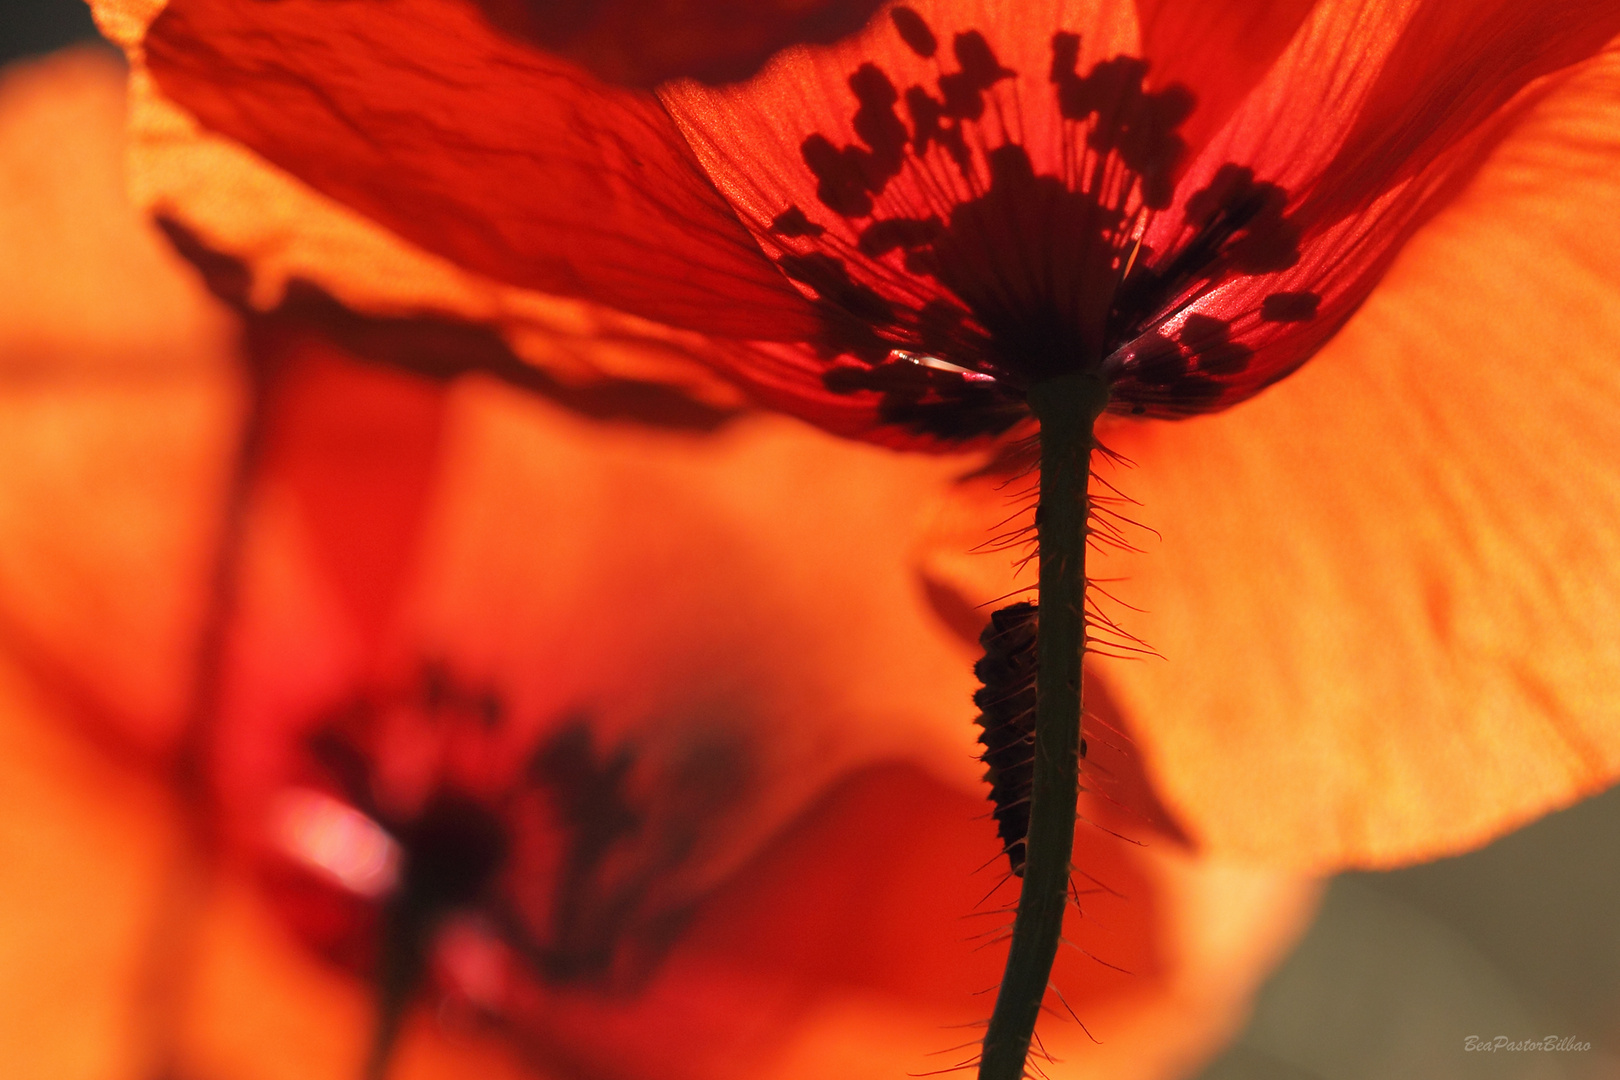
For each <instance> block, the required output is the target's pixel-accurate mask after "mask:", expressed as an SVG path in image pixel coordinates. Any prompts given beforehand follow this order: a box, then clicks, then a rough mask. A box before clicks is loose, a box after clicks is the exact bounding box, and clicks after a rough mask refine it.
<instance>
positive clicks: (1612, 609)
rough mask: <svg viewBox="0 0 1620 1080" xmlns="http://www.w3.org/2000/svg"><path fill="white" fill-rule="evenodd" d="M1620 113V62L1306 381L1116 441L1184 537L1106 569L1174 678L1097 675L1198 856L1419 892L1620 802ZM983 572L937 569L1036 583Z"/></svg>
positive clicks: (1135, 476)
mask: <svg viewBox="0 0 1620 1080" xmlns="http://www.w3.org/2000/svg"><path fill="white" fill-rule="evenodd" d="M1617 103H1620V58H1617V56H1616V54H1615V53H1614V52H1613V51H1610V52H1608V53H1605V54H1604V55H1603V56H1602V57H1600V58H1598V59H1597V60H1594V61H1592V62H1590V63H1588V64H1587V65H1585V66H1584V67H1583V68H1582V69H1581V70H1580V71H1579V72H1578V73H1576V74H1575V75H1574V76H1573V77H1572V78H1571V79H1570V80H1569V82H1568V83H1567V84H1565V85H1564V86H1562V87H1560V88H1559V89H1558V90H1557V91H1556V92H1555V93H1552V94H1550V95H1549V96H1547V97H1546V98H1545V99H1544V100H1543V101H1541V102H1540V103H1539V104H1538V105H1536V106H1535V108H1534V109H1533V110H1532V111H1530V112H1529V113H1528V115H1527V117H1526V119H1525V120H1524V122H1523V123H1522V125H1521V126H1520V127H1519V128H1518V129H1517V130H1516V131H1515V132H1514V133H1513V134H1512V135H1511V136H1510V137H1508V138H1507V139H1506V140H1505V141H1504V142H1503V143H1502V144H1501V145H1500V146H1498V147H1497V149H1496V150H1495V152H1494V153H1493V155H1492V156H1491V158H1490V160H1489V161H1488V163H1487V164H1486V166H1485V167H1484V169H1483V170H1482V171H1481V172H1480V174H1479V175H1478V177H1477V178H1476V179H1475V180H1474V182H1473V183H1472V184H1471V185H1470V186H1469V187H1468V188H1467V189H1466V190H1465V191H1464V192H1463V193H1462V195H1461V196H1459V197H1458V199H1457V200H1456V201H1455V203H1453V204H1452V206H1451V207H1450V208H1449V209H1448V210H1447V211H1446V212H1445V213H1444V214H1442V215H1441V216H1440V217H1438V218H1437V219H1435V220H1434V221H1433V222H1432V223H1431V224H1430V225H1429V226H1428V227H1427V228H1426V229H1425V230H1424V231H1423V232H1422V233H1420V234H1419V235H1418V236H1417V238H1416V239H1415V240H1414V241H1413V242H1412V244H1411V246H1410V247H1409V248H1408V249H1407V251H1406V252H1405V253H1404V254H1403V255H1402V257H1401V259H1400V260H1399V261H1398V262H1397V263H1396V265H1395V267H1394V269H1393V270H1392V271H1391V273H1390V275H1389V277H1388V278H1387V279H1386V281H1385V283H1384V285H1383V286H1382V287H1381V288H1380V290H1379V292H1378V293H1377V294H1375V295H1374V297H1373V298H1372V300H1371V301H1369V303H1368V304H1367V306H1366V307H1365V308H1364V309H1363V311H1362V312H1361V313H1360V314H1359V315H1358V316H1357V317H1356V319H1355V320H1353V321H1352V322H1351V324H1350V325H1349V326H1348V327H1347V328H1346V329H1345V331H1344V332H1343V334H1342V335H1341V337H1340V338H1339V339H1337V340H1336V341H1335V342H1334V343H1333V344H1332V345H1331V346H1330V347H1329V348H1328V349H1327V350H1325V351H1324V352H1323V354H1322V355H1321V356H1320V357H1319V358H1318V359H1317V360H1315V361H1313V362H1312V363H1311V365H1309V366H1308V367H1306V368H1305V369H1304V370H1302V371H1301V372H1300V373H1298V374H1297V375H1296V376H1294V377H1292V378H1290V379H1289V380H1287V381H1286V382H1283V383H1280V384H1278V385H1277V386H1276V387H1274V388H1272V389H1271V390H1269V391H1267V392H1266V393H1265V394H1263V395H1262V396H1260V397H1259V398H1258V399H1256V400H1255V401H1254V402H1252V403H1250V404H1246V405H1244V406H1243V407H1242V408H1240V409H1236V410H1233V411H1232V412H1230V413H1228V414H1223V415H1221V416H1219V417H1212V418H1205V419H1198V420H1189V421H1187V422H1185V423H1181V424H1165V425H1147V424H1127V423H1117V424H1114V425H1112V426H1109V427H1107V428H1106V429H1105V430H1104V431H1103V432H1102V438H1103V441H1104V442H1105V443H1106V444H1107V445H1108V446H1109V447H1111V448H1112V449H1114V450H1116V451H1119V452H1121V453H1123V454H1124V455H1125V456H1127V457H1128V458H1130V459H1131V460H1132V461H1133V462H1134V463H1135V467H1130V468H1119V469H1105V470H1104V476H1105V478H1106V479H1107V480H1108V481H1109V482H1110V483H1112V484H1113V485H1115V486H1116V487H1118V488H1119V489H1120V490H1121V491H1123V492H1124V493H1125V494H1127V495H1129V496H1131V497H1133V498H1135V499H1137V500H1139V501H1140V502H1141V503H1142V505H1141V506H1140V507H1124V508H1122V509H1123V510H1124V511H1125V512H1126V513H1127V516H1129V517H1131V518H1134V519H1135V520H1137V521H1140V522H1142V523H1143V524H1144V525H1146V526H1148V527H1150V528H1151V529H1152V530H1154V531H1155V532H1156V533H1157V534H1158V535H1157V536H1155V535H1153V534H1151V533H1146V532H1140V531H1137V532H1131V531H1130V530H1127V532H1128V535H1131V536H1132V538H1133V539H1134V540H1135V541H1136V542H1137V543H1139V544H1140V545H1141V546H1142V547H1144V548H1145V549H1146V553H1145V554H1143V555H1132V554H1121V553H1117V552H1104V553H1103V554H1102V555H1101V556H1100V557H1099V559H1098V560H1097V561H1096V563H1095V565H1094V567H1093V568H1092V569H1093V573H1094V575H1095V576H1096V577H1097V578H1099V579H1104V581H1105V584H1104V587H1105V588H1107V589H1108V591H1109V592H1110V593H1112V594H1113V595H1115V596H1117V597H1118V598H1119V599H1120V600H1121V601H1122V602H1123V603H1125V604H1129V605H1134V606H1135V607H1138V608H1141V609H1142V610H1141V611H1134V610H1129V609H1126V608H1110V609H1109V610H1110V611H1111V612H1112V614H1114V616H1115V618H1116V619H1117V620H1118V621H1119V622H1120V623H1121V624H1122V625H1123V626H1124V627H1125V628H1126V629H1127V630H1128V631H1130V632H1131V633H1134V634H1137V635H1140V636H1141V637H1142V638H1144V639H1145V640H1146V642H1147V644H1148V645H1149V646H1151V647H1152V648H1154V649H1156V650H1158V651H1159V652H1160V653H1162V654H1163V655H1164V657H1165V658H1166V659H1165V660H1160V659H1151V658H1150V659H1144V660H1136V661H1129V662H1119V661H1104V662H1101V663H1099V664H1098V665H1097V666H1098V671H1099V672H1100V673H1101V675H1102V677H1103V678H1104V679H1105V680H1106V681H1107V683H1108V685H1109V686H1110V688H1111V689H1112V691H1113V695H1114V697H1115V699H1116V700H1117V701H1118V702H1119V704H1120V705H1121V707H1122V708H1123V710H1124V711H1125V712H1126V714H1127V715H1128V716H1129V717H1130V719H1131V720H1132V722H1133V724H1134V725H1135V727H1136V728H1137V730H1138V735H1139V739H1140V741H1141V743H1142V746H1143V749H1144V752H1145V754H1146V757H1147V763H1148V767H1149V768H1148V771H1149V775H1150V776H1152V777H1153V779H1154V780H1155V782H1156V784H1157V785H1158V787H1159V790H1160V791H1161V793H1162V794H1163V795H1164V796H1165V799H1166V802H1167V804H1168V805H1169V807H1170V809H1171V811H1172V812H1173V813H1175V814H1176V815H1177V818H1178V820H1179V821H1180V822H1181V823H1182V824H1183V826H1184V827H1185V828H1186V830H1187V832H1188V833H1189V835H1190V836H1191V837H1192V838H1193V839H1194V841H1195V842H1199V843H1203V844H1207V845H1209V846H1211V847H1213V848H1215V849H1216V850H1221V851H1230V852H1237V853H1241V854H1243V855H1244V856H1245V857H1250V858H1263V859H1267V860H1278V861H1287V862H1293V863H1296V864H1305V865H1313V866H1326V865H1332V864H1361V865H1389V864H1393V863H1398V862H1404V861H1411V860H1416V859H1424V858H1431V857H1434V856H1436V855H1440V854H1444V853H1448V852H1453V851H1458V850H1462V849H1464V848H1467V847H1470V846H1474V845H1477V844H1479V843H1481V842H1483V841H1484V840H1486V839H1488V838H1490V837H1491V836H1493V835H1496V834H1497V833H1500V832H1502V831H1505V830H1507V829H1510V828H1512V827H1514V826H1516V825H1518V824H1520V823H1522V822H1524V821H1526V820H1529V819H1530V818H1533V817H1535V816H1537V815H1539V814H1542V813H1545V812H1546V811H1548V810H1550V809H1553V808H1555V807H1559V806H1562V805H1565V804H1567V803H1569V802H1570V801H1572V800H1574V799H1576V798H1579V797H1581V796H1582V795H1585V794H1589V793H1591V792H1594V791H1596V790H1599V789H1600V788H1602V787H1604V786H1605V785H1607V784H1609V783H1611V782H1613V780H1614V778H1615V777H1616V776H1617V775H1620V741H1617V739H1616V735H1615V731H1616V729H1615V726H1614V724H1613V722H1612V718H1613V712H1614V686H1615V685H1616V684H1617V679H1620V650H1617V648H1616V644H1615V643H1616V641H1620V634H1617V627H1620V581H1617V580H1616V578H1615V568H1616V567H1617V566H1620V476H1617V475H1616V473H1615V469H1614V465H1613V454H1612V452H1611V451H1610V449H1609V448H1610V447H1612V446H1614V445H1616V444H1617V442H1620V429H1617V428H1616V426H1615V417H1616V416H1617V415H1620V403H1617V395H1620V384H1617V382H1616V371H1617V369H1616V367H1615V364H1614V362H1613V356H1614V348H1615V344H1614V343H1615V342H1616V341H1620V305H1617V303H1616V299H1615V297H1616V287H1615V281H1616V272H1615V267H1616V264H1615V261H1614V258H1613V254H1612V253H1613V250H1614V247H1615V245H1616V244H1617V243H1620V234H1617V233H1616V231H1615V222H1616V218H1615V215H1614V214H1613V213H1611V212H1609V211H1608V210H1607V209H1603V210H1598V209H1597V208H1609V207H1613V206H1615V205H1617V204H1620V185H1617V183H1616V181H1615V177H1616V176H1617V175H1620V167H1617V166H1620V128H1617V127H1616V125H1615V121H1614V117H1615V116H1616V115H1617V110H1616V105H1617ZM981 505H984V506H985V511H984V513H985V514H986V515H988V514H989V513H992V512H994V510H995V509H996V508H997V507H1001V506H1005V501H1004V499H1002V498H1000V497H994V496H992V497H991V498H990V499H989V500H988V501H987V503H983V504H981ZM976 558H977V561H976V562H974V563H965V562H963V561H962V560H955V561H947V562H940V561H939V560H938V557H933V559H932V561H931V562H930V563H929V564H928V565H930V566H932V567H933V571H932V573H933V576H934V577H935V578H936V579H937V580H947V579H948V580H954V581H957V582H959V583H968V582H972V584H971V585H969V584H964V585H963V587H964V589H966V590H967V593H968V595H969V596H971V597H984V598H988V597H989V596H990V595H993V594H994V593H995V592H1000V591H1005V590H1006V589H1007V588H1009V587H1011V585H1010V583H1006V579H1005V575H1004V574H1001V575H998V574H997V573H996V572H994V568H993V567H990V564H989V563H987V562H986V560H987V559H988V558H989V557H986V556H979V557H976ZM986 567H990V569H986ZM1105 606H1106V605H1105Z"/></svg>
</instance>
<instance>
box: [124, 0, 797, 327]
mask: <svg viewBox="0 0 1620 1080" xmlns="http://www.w3.org/2000/svg"><path fill="white" fill-rule="evenodd" d="M146 49H147V58H148V61H149V63H150V65H151V69H152V71H153V73H154V75H156V77H157V79H158V82H159V84H160V85H161V86H162V87H163V88H164V90H165V92H166V93H168V94H169V95H170V96H171V97H173V98H174V99H175V100H177V101H178V102H180V103H181V104H182V105H184V106H186V107H187V108H188V109H191V110H192V111H193V112H195V113H196V114H197V116H198V117H199V118H200V119H201V120H202V121H203V123H205V124H206V125H208V126H209V127H212V128H214V129H215V130H218V131H220V132H223V133H225V134H227V135H230V136H231V137H233V138H236V139H238V140H240V141H241V142H244V143H246V144H247V145H248V146H250V147H252V148H253V149H255V150H257V151H258V152H259V153H261V154H263V155H265V156H266V157H268V158H269V159H270V160H272V161H274V162H276V163H277V164H279V165H282V166H283V167H285V168H287V169H289V170H290V171H292V172H294V173H295V174H297V175H299V176H300V177H302V178H304V179H306V180H308V181H309V182H310V183H311V184H313V185H314V186H315V187H316V188H318V189H319V190H321V191H323V192H325V193H327V194H329V195H332V196H334V197H335V198H338V199H340V200H342V201H344V202H346V203H349V204H350V205H352V206H354V207H356V208H358V209H359V210H361V211H362V212H363V213H365V214H368V215H370V216H371V217H373V218H375V219H377V220H378V221H380V222H382V223H383V224H385V225H387V226H388V227H390V228H392V229H394V230H395V231H396V232H398V233H399V234H400V235H401V236H404V237H405V238H407V239H409V240H411V241H413V242H415V243H418V244H421V245H422V246H423V247H426V248H428V249H429V250H432V251H436V252H439V253H441V254H444V255H448V256H450V257H451V258H453V259H455V260H457V261H458V262H460V263H461V264H463V265H465V266H467V267H470V268H472V269H474V270H477V271H479V272H480V273H484V274H488V275H490V276H492V277H495V278H498V279H501V280H504V281H509V282H512V283H515V284H518V285H523V286H525V287H529V288H535V289H539V290H542V291H546V292H551V293H558V294H562V295H566V296H589V297H591V298H593V299H596V300H600V301H602V302H604V303H608V304H611V305H613V306H614V307H617V308H620V309H622V310H624V311H629V312H633V313H635V314H639V315H644V316H647V317H650V318H654V319H657V320H659V321H661V322H665V323H669V324H672V325H675V326H680V327H685V328H688V329H696V330H702V331H706V332H713V333H720V334H726V335H730V336H734V337H743V338H762V339H767V340H780V339H782V338H791V337H794V336H797V335H799V334H802V333H803V332H804V328H805V326H806V315H805V307H804V303H803V301H802V299H801V298H800V297H799V295H798V294H797V293H796V292H795V291H794V290H793V289H792V288H791V287H790V286H789V285H788V284H787V282H786V281H785V280H784V279H783V278H782V277H781V275H780V274H779V273H778V272H777V271H776V270H775V269H774V268H773V267H772V266H771V265H770V264H769V263H768V262H767V261H765V260H764V259H763V258H761V256H760V254H759V251H758V249H757V247H756V246H755V245H754V243H753V242H752V240H751V239H750V238H749V237H748V235H747V233H746V232H744V231H743V230H742V229H741V228H740V227H739V226H738V225H737V223H736V221H735V220H734V218H733V217H732V215H731V213H730V212H729V211H728V210H727V208H726V206H725V204H724V203H723V202H722V201H721V200H720V199H719V197H718V196H717V195H716V194H715V192H714V190H713V189H712V188H711V187H710V186H709V184H708V182H707V181H706V180H705V179H704V177H703V176H702V175H701V174H700V173H699V172H698V171H697V170H696V169H695V167H694V166H693V164H692V163H691V160H690V158H689V156H688V154H687V152H686V149H685V147H684V144H683V143H682V141H681V138H680V136H679V134H678V133H677V132H676V131H675V130H674V128H673V127H672V126H671V125H670V123H669V121H668V119H667V117H665V116H664V114H663V112H662V111H661V110H660V109H659V107H658V104H657V102H656V101H655V100H654V99H653V98H652V97H651V96H650V95H646V94H643V93H639V92H635V91H628V90H615V89H611V88H608V87H605V86H602V85H600V84H597V83H595V82H594V81H593V80H591V79H590V78H589V77H588V76H586V75H584V74H583V73H581V72H579V71H578V70H577V69H575V68H573V67H572V66H571V65H568V64H567V63H565V62H562V61H559V60H556V59H554V58H550V57H547V56H545V55H544V54H542V53H539V52H537V51H535V50H532V49H527V48H523V47H521V46H518V45H515V44H512V43H509V42H507V41H506V40H504V39H503V38H501V37H499V36H498V35H496V34H495V33H494V32H493V31H491V30H490V29H489V27H488V26H486V25H485V24H484V23H483V22H481V21H480V20H479V19H478V18H477V17H476V16H474V15H473V14H472V13H470V12H469V11H468V10H467V8H466V7H464V6H462V5H461V4H459V3H457V2H455V0H406V2H403V3H389V4H374V3H369V2H364V0H335V2H331V0H289V2H286V3H274V4H258V3H254V4H235V3H218V2H213V0H178V2H177V3H174V4H172V5H170V6H169V8H167V9H166V10H165V11H164V13H163V14H162V15H161V16H160V17H159V18H158V20H157V22H156V23H155V24H154V25H153V27H152V29H151V32H150V34H149V36H148V38H147V41H146Z"/></svg>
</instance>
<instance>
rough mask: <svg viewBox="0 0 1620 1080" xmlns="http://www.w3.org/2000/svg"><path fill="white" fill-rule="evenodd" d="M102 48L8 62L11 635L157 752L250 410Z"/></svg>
mask: <svg viewBox="0 0 1620 1080" xmlns="http://www.w3.org/2000/svg"><path fill="white" fill-rule="evenodd" d="M122 83H123V73H122V71H121V69H120V66H119V65H118V64H117V63H116V62H115V61H114V60H112V59H111V58H110V57H108V56H107V55H106V54H105V53H104V52H103V51H102V50H99V49H85V50H75V51H70V52H67V53H60V54H57V55H55V56H53V57H50V58H47V59H43V60H39V61H34V62H31V63H27V64H18V65H14V66H12V67H10V68H8V69H7V70H6V71H5V72H4V74H3V75H0V247H3V248H4V250H5V251H6V252H7V257H6V258H5V259H4V260H0V413H3V416H0V459H3V460H4V461H5V463H6V465H5V468H4V474H5V475H4V482H3V483H0V641H3V642H4V647H5V648H6V649H7V650H8V651H10V652H11V653H13V655H15V656H19V657H26V658H30V662H31V663H33V664H34V666H35V667H36V670H37V672H38V673H39V674H41V676H42V677H48V678H50V679H52V680H55V682H56V683H57V685H58V687H59V689H61V690H63V691H64V692H67V691H68V689H69V688H70V687H71V688H72V691H71V692H72V693H73V694H74V695H76V696H77V698H78V700H79V702H80V704H81V705H83V706H84V707H86V708H90V709H95V710H103V711H110V712H112V713H115V714H116V715H118V716H119V717H121V718H122V720H123V725H122V728H121V730H122V733H123V735H124V736H125V737H128V738H131V739H133V740H134V742H135V743H137V744H138V745H140V746H141V747H144V748H145V749H147V750H151V749H155V747H156V746H157V745H159V744H161V743H163V742H164V741H165V739H166V737H167V736H168V735H169V734H172V731H173V728H174V725H175V723H176V720H177V717H178V716H179V715H181V714H182V713H183V711H184V704H185V701H186V697H187V694H188V693H189V689H190V678H191V657H192V653H193V650H194V648H195V645H196V633H197V631H196V626H197V622H198V619H199V618H200V615H201V612H202V610H203V607H204V605H205V594H206V587H207V581H208V565H209V560H210V557H211V552H212V550H213V548H214V545H215V543H216V541H217V537H218V532H219V528H220V523H219V519H218V508H219V506H220V503H221V501H222V500H223V498H224V491H225V487H226V484H227V482H228V473H229V469H230V463H231V460H232V457H233V455H234V453H235V445H236V423H237V417H238V416H239V410H240V408H241V396H240V390H241V388H240V386H239V383H238V377H237V374H236V372H235V370H234V369H233V366H232V364H231V354H232V351H233V342H232V331H231V326H230V321H229V319H228V316H227V315H226V313H225V312H224V311H222V310H221V309H220V308H219V307H218V305H216V304H214V303H213V302H212V301H211V299H210V298H209V297H208V296H207V295H206V293H205V292H204V290H203V289H202V287H201V286H200V284H199V283H198V282H197V281H196V280H195V277H194V275H193V274H192V273H191V272H190V270H189V268H188V267H186V266H185V264H184V263H182V262H181V261H180V260H179V259H177V258H176V257H175V256H174V255H173V253H172V252H170V251H168V250H167V249H166V247H165V245H164V244H163V242H162V240H161V238H160V237H159V236H157V235H156V233H155V231H154V230H153V229H152V228H151V227H150V225H148V224H146V223H145V222H140V221H138V220H137V218H136V217H135V215H134V213H133V212H132V210H131V208H130V207H129V205H128V203H127V201H126V199H125V197H124V192H123V169H122V164H121V162H120V160H119V157H118V153H117V148H118V146H119V145H120V141H121V139H120V126H121V124H122V119H123V114H122V100H123V88H122Z"/></svg>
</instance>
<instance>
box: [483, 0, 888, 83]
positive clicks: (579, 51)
mask: <svg viewBox="0 0 1620 1080" xmlns="http://www.w3.org/2000/svg"><path fill="white" fill-rule="evenodd" d="M879 2H880V0H810V2H809V3H806V2H805V0H607V2H603V0H596V2H594V3H580V2H578V0H576V2H573V3H560V4H559V3H549V2H546V0H478V3H479V6H480V7H482V8H483V9H484V11H485V13H487V14H488V16H489V19H490V21H491V22H492V23H494V24H495V25H496V26H499V27H501V28H502V29H504V30H507V31H510V32H513V33H516V34H517V35H518V36H520V37H525V38H527V39H529V40H530V41H533V42H535V43H536V44H538V45H541V46H542V47H544V48H545V49H547V50H548V51H550V52H554V53H557V54H558V55H561V56H566V57H568V58H569V59H570V60H573V61H575V62H576V63H580V64H583V65H584V66H585V67H587V68H589V69H590V70H591V71H593V72H594V73H596V74H597V75H598V76H600V77H602V78H604V79H607V80H608V81H609V82H617V83H625V84H627V85H631V86H652V85H653V84H654V83H660V82H663V81H664V80H666V79H673V78H676V77H678V76H682V75H691V76H694V77H696V78H699V79H702V80H703V81H704V82H729V81H731V80H734V79H742V78H746V77H747V76H749V75H752V74H753V73H754V72H755V71H758V70H759V66H760V65H761V64H763V63H764V62H765V60H766V58H768V57H769V56H770V55H771V54H772V53H774V52H776V51H777V50H778V49H781V48H784V47H786V46H788V45H792V44H794V43H795V42H800V41H813V42H830V41H834V40H836V39H838V38H840V37H842V36H844V35H845V34H848V33H851V32H853V31H855V30H857V29H859V28H860V25H861V24H862V23H863V22H865V21H866V19H867V17H868V16H869V15H871V14H872V12H873V11H874V10H875V9H876V8H877V6H878V4H879Z"/></svg>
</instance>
